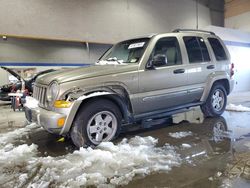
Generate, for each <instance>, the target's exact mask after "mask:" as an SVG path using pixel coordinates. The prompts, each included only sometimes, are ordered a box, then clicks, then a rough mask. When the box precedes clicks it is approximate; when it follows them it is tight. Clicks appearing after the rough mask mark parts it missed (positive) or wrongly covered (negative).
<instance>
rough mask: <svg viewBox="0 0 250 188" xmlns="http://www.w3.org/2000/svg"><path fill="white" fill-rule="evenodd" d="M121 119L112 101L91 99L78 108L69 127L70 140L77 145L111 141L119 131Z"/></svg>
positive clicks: (83, 145) (84, 145)
mask: <svg viewBox="0 0 250 188" xmlns="http://www.w3.org/2000/svg"><path fill="white" fill-rule="evenodd" d="M121 120H122V116H121V112H120V110H119V108H118V107H117V105H115V104H114V103H113V102H112V101H109V100H106V99H96V100H92V101H90V102H88V103H86V104H85V105H84V106H83V107H82V108H81V109H80V110H79V112H78V114H77V116H76V118H75V120H74V122H73V125H72V128H71V132H70V136H71V140H72V141H73V143H74V144H75V145H76V146H77V147H86V146H92V145H94V146H96V145H98V144H100V143H101V142H103V141H111V140H113V139H114V138H116V137H117V136H118V135H119V133H120V128H121Z"/></svg>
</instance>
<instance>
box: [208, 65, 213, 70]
mask: <svg viewBox="0 0 250 188" xmlns="http://www.w3.org/2000/svg"><path fill="white" fill-rule="evenodd" d="M214 68H215V66H214V65H208V66H207V69H214Z"/></svg>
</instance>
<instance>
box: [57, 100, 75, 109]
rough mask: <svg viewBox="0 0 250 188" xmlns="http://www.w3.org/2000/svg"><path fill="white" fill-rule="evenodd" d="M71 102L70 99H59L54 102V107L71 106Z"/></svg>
mask: <svg viewBox="0 0 250 188" xmlns="http://www.w3.org/2000/svg"><path fill="white" fill-rule="evenodd" d="M71 104H72V103H71V102H69V101H63V100H57V101H55V102H54V107H55V108H69V107H70V106H71Z"/></svg>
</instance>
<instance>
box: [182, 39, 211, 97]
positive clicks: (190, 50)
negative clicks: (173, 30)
mask: <svg viewBox="0 0 250 188" xmlns="http://www.w3.org/2000/svg"><path fill="white" fill-rule="evenodd" d="M205 40H206V39H205V38H203V37H199V36H184V37H183V42H184V44H185V47H186V51H187V56H188V59H187V61H188V62H189V64H187V75H188V85H189V90H188V95H189V102H197V101H199V100H200V98H201V96H202V93H203V91H204V87H205V85H206V80H207V78H208V75H209V74H211V73H212V72H213V71H214V70H215V64H214V62H213V61H211V58H210V54H209V51H208V47H207V41H205Z"/></svg>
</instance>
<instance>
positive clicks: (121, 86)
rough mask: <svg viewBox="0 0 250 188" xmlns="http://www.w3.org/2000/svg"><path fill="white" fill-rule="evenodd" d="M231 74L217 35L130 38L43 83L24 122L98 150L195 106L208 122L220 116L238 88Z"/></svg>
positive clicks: (199, 33) (186, 33) (178, 33)
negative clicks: (124, 130)
mask: <svg viewBox="0 0 250 188" xmlns="http://www.w3.org/2000/svg"><path fill="white" fill-rule="evenodd" d="M233 68H234V67H233V64H232V63H231V61H230V55H229V53H228V50H227V48H226V47H225V45H224V44H223V42H222V40H221V39H220V38H219V37H218V36H216V35H215V34H214V33H212V32H207V31H201V30H175V31H173V32H171V33H165V34H155V35H150V36H145V37H141V38H135V39H130V40H126V41H123V42H120V43H118V44H115V45H114V46H113V47H112V48H111V49H109V50H108V51H107V52H106V53H105V54H104V55H103V56H102V57H101V58H100V60H99V61H98V62H97V63H96V65H93V66H88V67H83V68H78V69H72V70H62V71H56V72H53V73H51V74H49V75H45V76H41V77H40V78H38V79H37V80H36V82H35V84H34V95H33V96H34V98H31V99H30V100H29V101H27V104H26V108H25V111H26V117H27V119H28V120H29V121H30V122H37V123H38V124H39V125H41V126H42V127H44V128H45V129H46V130H47V131H49V132H51V133H55V134H60V135H69V136H70V137H71V139H72V141H73V142H74V144H75V145H76V146H78V147H81V146H87V145H98V144H99V143H100V142H102V141H110V140H112V139H114V138H115V137H116V136H117V135H118V134H119V131H120V129H121V126H126V125H127V124H132V123H135V122H141V123H145V122H147V123H150V122H151V121H152V122H153V121H154V120H155V119H159V118H163V117H166V116H168V115H171V114H174V113H177V112H180V111H182V110H183V109H187V108H189V107H193V106H201V110H202V112H203V113H204V115H205V116H210V117H212V116H220V115H221V114H222V113H223V112H224V110H225V106H226V103H227V95H228V94H229V93H230V92H231V91H232V89H233V85H234V81H233V79H232V76H233V74H234V72H233ZM34 104H38V105H34Z"/></svg>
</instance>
